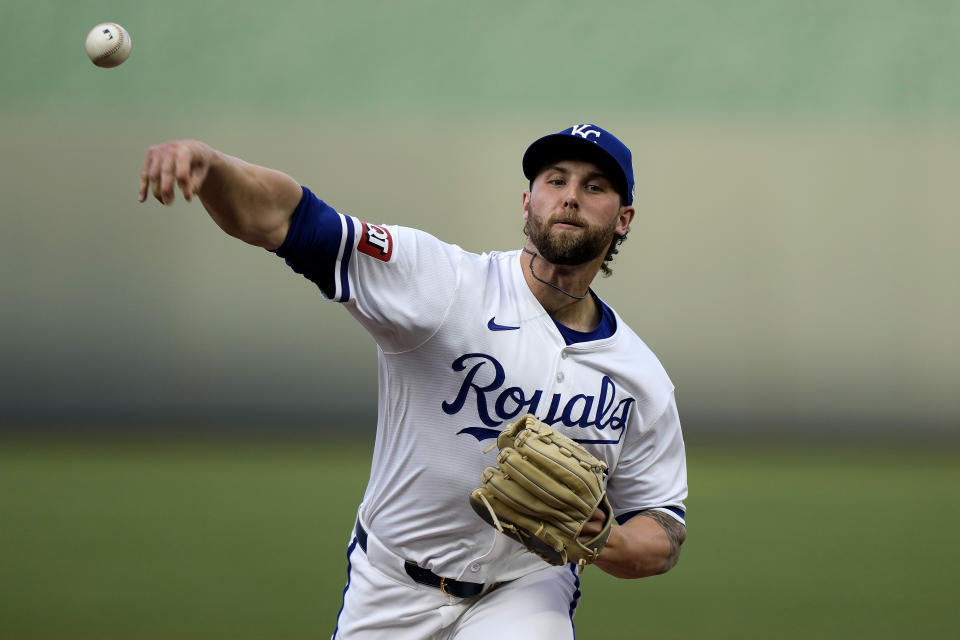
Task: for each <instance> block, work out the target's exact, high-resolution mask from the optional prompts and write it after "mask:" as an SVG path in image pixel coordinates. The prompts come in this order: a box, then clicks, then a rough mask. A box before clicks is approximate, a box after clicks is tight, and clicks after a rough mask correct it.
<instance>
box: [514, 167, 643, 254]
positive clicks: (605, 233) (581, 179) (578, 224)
mask: <svg viewBox="0 0 960 640" xmlns="http://www.w3.org/2000/svg"><path fill="white" fill-rule="evenodd" d="M523 211H524V219H525V220H526V225H525V227H524V231H526V233H527V235H528V237H529V239H530V242H531V243H532V244H533V246H534V247H536V249H537V252H538V253H539V254H540V255H541V256H542V257H543V258H544V259H545V260H547V261H549V262H551V263H553V264H556V265H578V264H584V263H587V262H590V261H592V260H594V259H596V258H597V257H600V256H605V255H606V254H607V249H608V248H609V247H610V243H611V242H613V238H614V235H624V234H625V233H626V232H627V228H628V227H629V225H630V221H631V220H632V219H633V214H634V210H633V207H629V206H621V205H620V194H619V193H617V191H616V190H615V189H614V187H613V182H612V181H611V180H610V178H609V176H608V175H607V174H605V173H604V172H603V171H601V170H600V168H599V167H597V165H595V164H593V163H591V162H583V161H580V160H562V161H559V162H553V163H550V164H548V165H547V166H546V167H544V168H543V170H541V171H540V173H539V174H538V175H537V177H536V178H535V179H534V181H533V185H532V186H531V189H530V191H527V192H524V194H523Z"/></svg>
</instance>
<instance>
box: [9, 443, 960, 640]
mask: <svg viewBox="0 0 960 640" xmlns="http://www.w3.org/2000/svg"><path fill="white" fill-rule="evenodd" d="M368 458H369V450H368V447H367V446H366V445H365V444H357V443H349V442H332V443H331V442H323V441H319V440H314V441H309V442H263V443H260V442H252V441H246V442H243V443H240V444H237V443H233V444H228V443H225V442H222V441H207V442H202V443H201V442H195V441H190V442H172V441H157V440H143V441H133V442H126V443H123V444H119V443H113V444H110V445H105V444H100V445H95V444H86V445H84V446H78V445H76V444H66V443H62V442H59V443H58V442H47V443H44V444H38V443H32V444H29V443H24V442H22V441H20V442H18V441H0V514H2V516H0V517H2V525H0V637H2V638H4V639H7V638H10V639H13V638H54V637H56V638H135V639H154V638H170V637H178V638H238V639H248V638H249V639H253V638H258V639H259V638H317V637H326V634H328V633H329V632H330V630H331V629H332V625H333V621H334V619H335V616H336V612H337V609H338V608H339V604H340V595H341V592H342V589H343V583H344V579H345V558H344V555H343V550H344V549H345V543H346V541H347V536H348V534H349V531H350V527H351V524H352V518H353V514H354V510H355V507H356V504H357V502H358V500H359V498H360V496H361V494H362V491H363V487H364V485H365V482H366V479H367V473H368ZM958 461H960V456H958V455H957V452H955V451H953V452H945V451H918V450H909V451H903V450H894V449H892V448H891V449H880V450H873V451H870V452H863V451H855V450H852V449H841V450H827V449H825V448H824V449H818V448H814V447H805V448H796V449H793V450H787V449H786V448H782V449H757V448H747V449H742V450H734V449H718V448H716V447H704V448H698V447H696V446H691V447H690V454H689V466H690V469H689V471H690V485H691V497H690V500H689V501H688V507H689V521H688V524H689V539H688V542H687V545H686V547H685V550H684V554H683V558H682V560H681V563H680V564H679V565H678V567H677V568H676V569H674V571H673V572H671V573H670V574H667V575H666V576H660V577H657V578H652V579H647V580H639V581H620V580H616V579H613V578H609V577H607V576H606V575H605V574H602V573H601V572H599V571H597V570H596V569H593V570H588V571H587V572H586V573H585V574H584V576H583V583H584V587H583V590H584V596H583V599H582V602H581V606H580V609H579V610H578V613H577V617H576V622H577V630H578V637H579V638H608V639H610V638H640V637H656V638H814V637H815V638H872V639H876V638H904V637H925V638H956V637H958V635H960V620H958V615H957V613H956V609H955V600H956V595H955V594H956V587H955V579H956V575H957V572H958V569H960V562H958V557H960V553H958V551H957V545H956V531H957V529H958V524H960V513H958V510H957V487H960V465H958V464H957V463H958ZM323 486H332V487H334V488H335V489H334V490H333V491H327V492H323V491H322V490H321V487H323Z"/></svg>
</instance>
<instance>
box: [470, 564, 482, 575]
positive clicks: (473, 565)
mask: <svg viewBox="0 0 960 640" xmlns="http://www.w3.org/2000/svg"><path fill="white" fill-rule="evenodd" d="M470 571H473V572H474V573H476V572H477V571H480V565H478V564H476V563H474V564H472V565H470Z"/></svg>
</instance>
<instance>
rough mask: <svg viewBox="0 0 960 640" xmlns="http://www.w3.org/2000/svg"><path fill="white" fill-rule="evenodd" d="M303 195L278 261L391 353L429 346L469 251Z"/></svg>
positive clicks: (444, 313)
mask: <svg viewBox="0 0 960 640" xmlns="http://www.w3.org/2000/svg"><path fill="white" fill-rule="evenodd" d="M303 191H304V196H303V199H302V200H301V202H300V205H299V206H298V207H297V210H296V211H295V212H294V215H293V218H292V219H291V226H290V231H289V232H288V234H287V238H286V240H285V241H284V243H283V245H282V246H281V247H280V248H279V249H278V250H277V251H276V253H277V255H279V256H281V257H283V258H285V259H286V260H287V263H288V264H289V265H290V266H291V267H292V268H293V269H294V270H295V271H297V272H299V273H302V274H303V275H304V276H305V277H307V278H308V279H310V280H312V281H313V282H314V283H316V284H317V286H318V287H319V288H320V291H321V292H322V293H323V296H324V298H325V299H327V300H333V301H336V302H341V303H343V304H344V306H345V307H346V308H347V309H348V310H349V311H350V313H352V314H353V315H354V316H355V317H356V318H357V320H358V321H359V322H360V323H361V324H362V325H363V326H364V327H365V328H366V329H367V330H368V331H369V332H370V333H371V335H373V337H374V339H375V340H376V341H377V344H378V345H379V346H380V348H381V349H383V350H384V351H385V352H387V353H396V352H402V351H406V350H409V349H413V348H415V347H417V346H418V345H420V344H422V343H423V342H425V341H426V340H428V339H429V338H430V336H432V335H433V334H434V333H435V332H436V331H437V329H438V328H439V327H440V325H441V324H442V323H443V319H444V317H445V316H446V314H447V312H448V310H449V307H450V305H451V304H452V301H453V300H454V295H453V294H454V292H455V291H456V288H457V286H458V285H459V265H460V261H461V259H462V256H463V253H464V252H463V250H462V249H460V248H459V247H457V246H455V245H450V244H447V243H444V242H441V241H440V240H438V239H436V238H434V237H433V236H431V235H430V234H428V233H425V232H423V231H419V230H416V229H411V228H408V227H400V226H393V225H379V224H370V223H368V222H363V221H361V220H358V219H357V218H354V217H353V216H349V215H344V214H342V213H339V212H337V211H335V210H334V209H333V208H332V207H330V206H329V205H327V204H325V203H324V202H322V201H321V200H318V199H317V198H316V196H314V195H313V194H312V193H310V191H309V190H308V189H306V188H304V189H303Z"/></svg>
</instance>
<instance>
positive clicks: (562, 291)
mask: <svg viewBox="0 0 960 640" xmlns="http://www.w3.org/2000/svg"><path fill="white" fill-rule="evenodd" d="M523 252H524V253H529V254H530V255H531V256H533V257H532V258H530V275H532V276H533V279H534V280H536V281H537V282H540V283H543V284H545V285H547V286H548V287H550V288H552V289H556V290H557V291H559V292H560V293H562V294H563V295H565V296H569V297H571V298H573V299H574V300H583V299H584V298H586V297H587V296H588V295H589V294H590V287H589V286H588V287H587V291H586V293H584V294H583V295H582V296H575V295H573V294H572V293H570V292H569V291H567V290H566V289H561V288H560V287H558V286H557V285H555V284H553V283H552V282H547V281H546V280H544V279H543V278H541V277H540V276H538V275H537V272H536V271H534V270H533V263H534V261H535V260H536V259H537V258H539V257H540V256H539V255H538V254H537V253H535V252H533V251H530V249H527V248H526V247H523Z"/></svg>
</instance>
